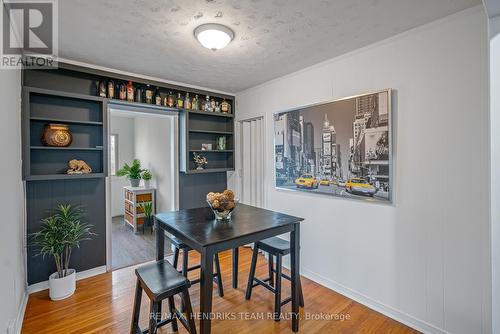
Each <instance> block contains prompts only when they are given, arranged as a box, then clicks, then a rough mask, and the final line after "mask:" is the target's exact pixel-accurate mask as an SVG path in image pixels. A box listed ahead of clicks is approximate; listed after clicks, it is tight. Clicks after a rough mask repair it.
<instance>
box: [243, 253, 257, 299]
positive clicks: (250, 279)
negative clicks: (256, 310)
mask: <svg viewBox="0 0 500 334" xmlns="http://www.w3.org/2000/svg"><path fill="white" fill-rule="evenodd" d="M258 254H259V250H258V248H257V244H254V246H253V254H252V263H251V264H250V273H249V274H248V284H247V292H246V294H245V299H247V300H248V299H250V298H251V297H252V288H253V287H252V286H253V279H254V276H255V267H256V266H257V255H258Z"/></svg>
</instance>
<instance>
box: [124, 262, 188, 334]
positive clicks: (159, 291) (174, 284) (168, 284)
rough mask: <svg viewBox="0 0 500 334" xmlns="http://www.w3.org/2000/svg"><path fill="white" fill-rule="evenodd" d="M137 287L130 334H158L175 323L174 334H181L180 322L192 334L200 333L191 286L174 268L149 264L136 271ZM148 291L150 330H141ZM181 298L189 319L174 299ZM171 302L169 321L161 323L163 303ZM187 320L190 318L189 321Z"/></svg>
mask: <svg viewBox="0 0 500 334" xmlns="http://www.w3.org/2000/svg"><path fill="white" fill-rule="evenodd" d="M135 274H136V275H137V284H136V288H135V299H134V309H133V311H132V324H131V325H130V334H139V333H141V334H144V333H149V334H156V332H157V330H158V328H160V327H161V326H164V325H166V324H168V323H172V330H173V331H174V332H177V330H178V328H177V319H179V320H180V322H181V323H182V325H184V327H185V328H186V329H187V331H188V332H189V333H191V334H195V333H196V326H195V323H194V315H193V309H192V306H191V300H190V298H189V291H188V289H189V287H190V283H189V280H188V279H186V277H184V276H182V275H181V274H180V273H179V272H178V271H177V270H176V269H175V268H174V267H172V265H171V264H170V263H169V262H168V261H166V260H161V261H157V262H155V263H151V264H147V265H144V266H142V267H139V268H137V269H136V270H135ZM143 290H144V291H145V292H146V294H147V295H148V297H149V300H150V307H149V314H150V315H149V328H148V329H146V330H141V329H140V327H139V313H140V310H141V299H142V291H143ZM177 294H180V295H181V299H182V302H183V304H184V307H185V311H186V316H184V315H183V314H182V313H181V312H180V311H178V310H177V309H176V308H175V302H174V296H175V295H177ZM164 299H168V306H169V312H170V314H169V317H168V318H167V319H164V320H161V314H160V312H161V302H162V301H163V300H164ZM186 317H187V318H186Z"/></svg>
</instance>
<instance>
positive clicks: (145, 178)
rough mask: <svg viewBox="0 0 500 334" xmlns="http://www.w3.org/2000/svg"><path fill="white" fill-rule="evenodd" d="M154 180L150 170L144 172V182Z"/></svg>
mask: <svg viewBox="0 0 500 334" xmlns="http://www.w3.org/2000/svg"><path fill="white" fill-rule="evenodd" d="M152 178H153V175H152V174H151V172H150V171H149V170H148V169H145V170H144V172H143V173H142V179H143V180H144V181H149V180H151V179H152Z"/></svg>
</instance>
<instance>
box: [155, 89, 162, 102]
mask: <svg viewBox="0 0 500 334" xmlns="http://www.w3.org/2000/svg"><path fill="white" fill-rule="evenodd" d="M155 103H156V105H157V106H161V94H160V87H156V94H155Z"/></svg>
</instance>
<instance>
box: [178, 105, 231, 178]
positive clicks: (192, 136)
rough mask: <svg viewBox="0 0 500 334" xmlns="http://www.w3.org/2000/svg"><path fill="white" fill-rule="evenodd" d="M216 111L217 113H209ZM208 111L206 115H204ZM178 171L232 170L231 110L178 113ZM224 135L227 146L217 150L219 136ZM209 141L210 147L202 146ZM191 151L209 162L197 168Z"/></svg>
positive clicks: (207, 171)
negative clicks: (179, 131)
mask: <svg viewBox="0 0 500 334" xmlns="http://www.w3.org/2000/svg"><path fill="white" fill-rule="evenodd" d="M214 114H217V115H216V117H210V116H214ZM207 115H208V116H207ZM180 129H181V142H180V143H181V155H182V156H181V162H180V166H181V171H182V172H184V173H186V174H203V173H218V172H226V171H231V170H234V151H233V149H234V138H233V135H234V117H233V115H232V114H223V113H210V112H202V111H190V110H185V112H183V113H181V117H180ZM220 137H225V138H226V147H225V148H224V149H221V150H218V149H217V143H218V138H220ZM203 144H211V145H212V148H213V149H211V150H206V149H205V150H203V149H202V146H203ZM193 153H198V154H201V155H203V156H205V157H206V158H207V160H208V164H207V165H206V167H205V168H204V169H202V170H198V169H196V164H195V162H194V159H193Z"/></svg>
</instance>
